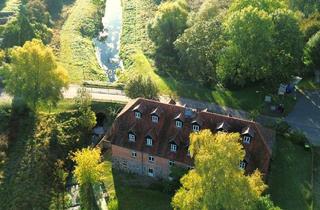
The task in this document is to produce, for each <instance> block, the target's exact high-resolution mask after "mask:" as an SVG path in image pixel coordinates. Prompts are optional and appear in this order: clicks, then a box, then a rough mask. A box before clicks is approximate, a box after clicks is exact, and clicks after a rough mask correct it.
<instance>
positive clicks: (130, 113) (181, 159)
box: [105, 98, 275, 178]
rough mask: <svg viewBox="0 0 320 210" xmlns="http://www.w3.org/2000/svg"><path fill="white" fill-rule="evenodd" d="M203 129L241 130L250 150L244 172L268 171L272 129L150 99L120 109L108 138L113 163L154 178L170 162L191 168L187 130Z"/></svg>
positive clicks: (162, 173) (165, 171)
mask: <svg viewBox="0 0 320 210" xmlns="http://www.w3.org/2000/svg"><path fill="white" fill-rule="evenodd" d="M202 129H210V130H211V131H212V132H218V131H223V132H239V133H240V134H241V141H242V143H243V145H244V148H245V150H246V156H245V159H244V160H241V161H240V160H239V167H241V168H243V169H245V171H246V173H249V174H250V173H252V172H253V171H254V170H255V169H257V168H258V169H259V170H260V171H261V172H262V173H263V174H267V173H268V169H269V164H270V159H271V153H272V150H271V147H272V144H273V142H274V139H275V135H274V132H273V131H271V130H269V129H266V128H264V127H262V126H261V125H260V124H258V123H256V122H253V121H248V120H243V119H238V118H234V117H230V116H224V115H219V114H215V113H211V112H208V111H207V110H201V111H200V110H194V109H191V108H188V107H186V106H178V105H175V103H174V101H170V102H169V103H161V102H158V101H153V100H147V99H141V98H139V99H136V100H133V101H131V102H129V103H128V104H127V105H126V106H125V107H124V108H123V110H122V111H121V112H120V113H119V114H118V116H117V118H116V120H115V122H114V123H113V125H112V128H111V129H110V130H109V131H108V133H107V135H106V136H105V139H107V141H109V142H111V149H112V161H113V165H114V167H117V168H120V169H122V170H126V171H129V172H133V173H137V174H142V175H148V176H152V177H160V178H167V177H168V175H169V173H170V166H172V165H174V164H176V165H179V166H183V167H192V166H193V161H192V158H191V157H190V155H189V153H188V146H189V135H190V133H191V132H197V131H200V130H202Z"/></svg>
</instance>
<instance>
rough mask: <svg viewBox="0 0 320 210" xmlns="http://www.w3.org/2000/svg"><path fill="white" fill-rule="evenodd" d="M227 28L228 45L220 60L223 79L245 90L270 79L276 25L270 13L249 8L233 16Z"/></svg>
mask: <svg viewBox="0 0 320 210" xmlns="http://www.w3.org/2000/svg"><path fill="white" fill-rule="evenodd" d="M225 26H226V36H227V37H228V42H227V43H228V44H227V46H226V48H225V49H223V51H222V54H221V57H220V59H219V64H218V65H219V66H218V69H217V73H218V77H219V79H220V80H221V81H223V82H224V83H225V84H235V85H239V86H244V85H245V84H246V83H247V82H248V81H251V82H256V81H259V80H262V79H265V78H266V77H268V76H270V75H271V72H270V69H271V62H270V61H271V57H270V56H271V55H270V46H272V44H273V43H272V35H273V23H272V19H271V17H270V16H269V15H268V13H266V12H265V11H263V10H259V9H257V8H254V7H252V6H249V7H246V8H244V9H242V10H239V11H236V12H233V13H232V14H231V15H230V17H229V18H228V20H227V21H226V22H225Z"/></svg>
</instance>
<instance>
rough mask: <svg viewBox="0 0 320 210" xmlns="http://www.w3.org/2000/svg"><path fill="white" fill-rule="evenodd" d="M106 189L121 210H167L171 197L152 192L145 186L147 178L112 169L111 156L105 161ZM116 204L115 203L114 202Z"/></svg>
mask: <svg viewBox="0 0 320 210" xmlns="http://www.w3.org/2000/svg"><path fill="white" fill-rule="evenodd" d="M104 164H105V175H106V177H105V181H104V184H105V187H106V189H107V191H108V193H109V195H110V197H111V198H113V199H114V200H117V202H118V208H110V207H109V209H119V210H127V209H130V210H142V209H143V210H167V209H172V208H171V206H170V202H171V197H170V196H169V195H167V194H165V193H163V192H160V191H157V190H152V189H150V188H148V186H147V185H146V184H145V183H146V182H148V179H147V178H146V177H139V176H135V175H132V174H127V173H124V172H121V171H118V170H115V169H112V164H111V161H110V154H109V155H107V157H106V158H105V161H104ZM113 203H114V202H113Z"/></svg>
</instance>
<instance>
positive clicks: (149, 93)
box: [124, 75, 159, 99]
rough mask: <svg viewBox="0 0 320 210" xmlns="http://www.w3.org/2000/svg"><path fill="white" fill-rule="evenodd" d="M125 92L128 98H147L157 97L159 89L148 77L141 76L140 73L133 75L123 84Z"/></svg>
mask: <svg viewBox="0 0 320 210" xmlns="http://www.w3.org/2000/svg"><path fill="white" fill-rule="evenodd" d="M124 90H125V93H126V95H127V96H129V97H130V98H138V97H143V98H148V99H157V98H158V97H159V89H158V88H157V86H156V85H155V84H154V83H153V81H152V80H151V78H150V77H143V76H142V75H138V76H135V77H133V78H131V79H129V81H127V84H126V86H125V89H124Z"/></svg>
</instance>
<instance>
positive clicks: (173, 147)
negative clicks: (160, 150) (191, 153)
mask: <svg viewBox="0 0 320 210" xmlns="http://www.w3.org/2000/svg"><path fill="white" fill-rule="evenodd" d="M170 151H171V152H176V151H177V145H175V144H170Z"/></svg>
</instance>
